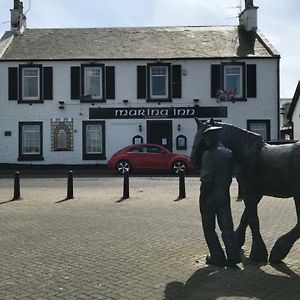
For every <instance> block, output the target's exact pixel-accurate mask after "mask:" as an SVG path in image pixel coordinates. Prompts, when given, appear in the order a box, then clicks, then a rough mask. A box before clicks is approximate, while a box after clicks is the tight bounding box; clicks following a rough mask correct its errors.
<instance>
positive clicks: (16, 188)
mask: <svg viewBox="0 0 300 300" xmlns="http://www.w3.org/2000/svg"><path fill="white" fill-rule="evenodd" d="M19 199H21V193H20V172H18V171H17V172H16V173H15V178H14V197H13V199H12V200H19Z"/></svg>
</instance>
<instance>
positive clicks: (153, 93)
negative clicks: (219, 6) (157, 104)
mask: <svg viewBox="0 0 300 300" xmlns="http://www.w3.org/2000/svg"><path fill="white" fill-rule="evenodd" d="M150 97H151V98H153V99H154V98H160V99H164V98H168V68H167V67H156V66H153V67H150Z"/></svg>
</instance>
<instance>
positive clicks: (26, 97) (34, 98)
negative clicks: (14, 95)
mask: <svg viewBox="0 0 300 300" xmlns="http://www.w3.org/2000/svg"><path fill="white" fill-rule="evenodd" d="M28 70H36V71H37V76H32V75H31V76H25V71H28ZM32 77H37V86H36V89H37V96H33V97H31V96H25V82H26V80H25V78H32ZM40 80H41V74H40V68H39V67H26V68H22V100H40Z"/></svg>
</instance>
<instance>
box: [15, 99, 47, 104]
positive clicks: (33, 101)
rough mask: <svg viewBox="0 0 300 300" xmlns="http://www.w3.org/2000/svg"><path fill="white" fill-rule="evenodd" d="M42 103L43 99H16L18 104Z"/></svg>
mask: <svg viewBox="0 0 300 300" xmlns="http://www.w3.org/2000/svg"><path fill="white" fill-rule="evenodd" d="M40 103H44V100H18V104H40Z"/></svg>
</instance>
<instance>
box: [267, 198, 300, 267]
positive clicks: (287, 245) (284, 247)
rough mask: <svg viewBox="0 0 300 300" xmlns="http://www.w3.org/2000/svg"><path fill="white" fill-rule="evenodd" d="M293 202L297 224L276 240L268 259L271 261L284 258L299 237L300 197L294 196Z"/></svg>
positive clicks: (278, 260) (274, 261)
mask: <svg viewBox="0 0 300 300" xmlns="http://www.w3.org/2000/svg"><path fill="white" fill-rule="evenodd" d="M294 202H295V206H296V212H297V224H296V226H295V227H294V228H293V229H292V230H291V231H290V232H288V233H286V234H284V235H283V236H281V237H280V238H279V239H278V240H277V241H276V243H275V245H274V246H273V248H272V251H271V254H270V258H269V261H270V262H272V263H277V262H280V261H281V260H282V259H284V258H285V257H286V256H287V255H288V253H289V252H290V250H291V248H292V247H293V245H294V243H295V242H296V241H297V240H298V239H299V238H300V197H299V196H298V197H294Z"/></svg>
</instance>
